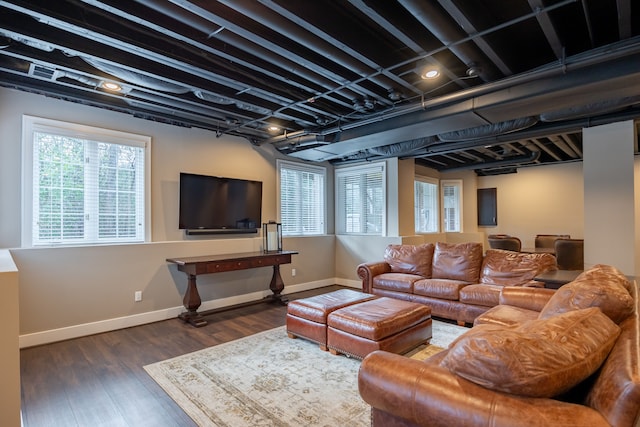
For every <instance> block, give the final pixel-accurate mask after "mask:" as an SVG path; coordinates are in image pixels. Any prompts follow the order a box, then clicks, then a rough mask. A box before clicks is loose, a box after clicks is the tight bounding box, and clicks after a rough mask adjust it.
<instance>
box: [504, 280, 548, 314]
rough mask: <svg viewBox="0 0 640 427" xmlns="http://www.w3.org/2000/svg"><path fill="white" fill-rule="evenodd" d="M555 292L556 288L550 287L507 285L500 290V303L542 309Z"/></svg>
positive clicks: (536, 309)
mask: <svg viewBox="0 0 640 427" xmlns="http://www.w3.org/2000/svg"><path fill="white" fill-rule="evenodd" d="M555 292H556V290H555V289H548V288H533V287H526V286H524V287H523V286H505V287H504V288H502V291H500V304H503V305H511V306H514V307H519V308H524V309H527V310H533V311H542V308H543V307H544V306H545V304H546V303H547V301H549V299H550V298H551V297H552V296H553V294H554V293H555Z"/></svg>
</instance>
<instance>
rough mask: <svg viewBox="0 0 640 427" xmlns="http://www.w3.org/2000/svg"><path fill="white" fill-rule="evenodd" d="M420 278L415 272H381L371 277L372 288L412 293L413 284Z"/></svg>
mask: <svg viewBox="0 0 640 427" xmlns="http://www.w3.org/2000/svg"><path fill="white" fill-rule="evenodd" d="M420 279H422V276H418V275H417V274H407V273H382V274H378V275H377V276H375V277H374V278H373V288H374V289H386V290H388V291H396V292H407V293H413V284H414V283H415V282H416V281H418V280H420Z"/></svg>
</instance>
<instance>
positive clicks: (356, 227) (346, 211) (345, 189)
mask: <svg viewBox="0 0 640 427" xmlns="http://www.w3.org/2000/svg"><path fill="white" fill-rule="evenodd" d="M385 212H386V181H385V168H384V163H377V164H371V165H366V166H356V167H347V168H341V169H336V229H337V233H338V234H373V235H384V233H385V232H386V230H385Z"/></svg>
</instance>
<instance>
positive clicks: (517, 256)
mask: <svg viewBox="0 0 640 427" xmlns="http://www.w3.org/2000/svg"><path fill="white" fill-rule="evenodd" d="M556 268H557V267H556V258H555V257H554V256H553V255H551V254H545V253H540V254H530V253H524V252H513V251H505V250H500V249H489V250H487V253H486V254H485V256H484V261H482V269H481V270H480V283H486V284H489V285H501V286H521V285H524V284H525V283H527V282H530V281H531V280H533V279H534V278H535V277H536V276H537V275H538V274H540V273H544V272H545V271H548V270H555V269H556Z"/></svg>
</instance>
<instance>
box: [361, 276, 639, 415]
mask: <svg viewBox="0 0 640 427" xmlns="http://www.w3.org/2000/svg"><path fill="white" fill-rule="evenodd" d="M358 382H359V390H360V394H361V396H362V398H363V399H364V400H365V401H366V402H367V403H369V404H370V405H371V406H372V425H373V426H385V427H399V426H429V427H438V426H443V427H444V426H446V427H449V426H469V427H472V426H473V427H475V426H485V427H488V426H491V427H519V426H589V427H594V426H615V427H637V426H640V318H639V314H638V288H637V284H636V283H635V282H630V281H628V280H627V279H626V277H625V276H624V275H622V274H621V273H620V272H619V271H618V270H616V269H615V268H613V267H611V266H606V265H598V266H595V267H593V268H592V269H590V270H588V271H585V272H584V273H583V274H581V275H580V276H579V277H578V278H577V279H576V280H575V281H573V282H571V283H569V284H567V285H565V286H563V287H561V288H560V289H559V290H558V291H556V292H553V291H549V290H545V289H537V288H524V287H521V288H517V289H514V288H508V287H507V288H504V290H503V292H502V295H501V304H500V305H498V306H496V307H494V308H493V309H491V310H489V311H487V312H486V313H484V314H483V315H482V316H480V317H478V319H477V321H476V325H475V326H474V327H473V328H471V329H470V330H469V331H468V332H466V333H465V334H463V335H462V336H460V337H459V338H458V339H457V340H456V341H454V342H453V343H452V344H451V345H450V346H449V348H448V349H446V350H445V351H442V352H440V353H438V354H436V355H434V356H432V357H430V358H428V359H427V360H425V361H418V360H413V359H408V358H406V357H403V356H400V355H396V354H390V353H387V352H381V351H376V352H373V353H371V354H370V355H369V356H367V357H366V358H365V359H364V360H363V362H362V365H361V367H360V371H359V376H358Z"/></svg>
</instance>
